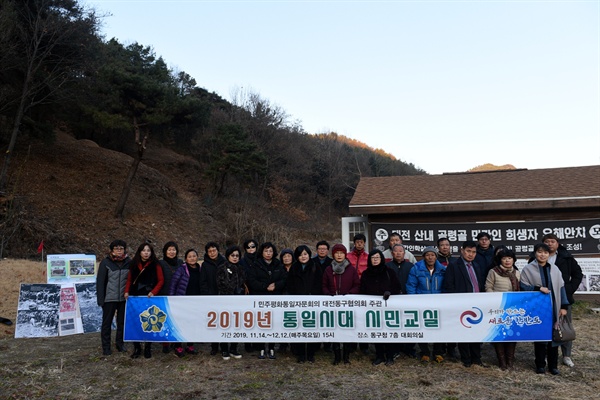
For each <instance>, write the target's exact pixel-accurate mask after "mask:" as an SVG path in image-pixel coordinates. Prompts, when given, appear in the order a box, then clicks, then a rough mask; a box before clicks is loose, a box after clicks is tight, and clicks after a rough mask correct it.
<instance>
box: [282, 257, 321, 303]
mask: <svg viewBox="0 0 600 400" xmlns="http://www.w3.org/2000/svg"><path fill="white" fill-rule="evenodd" d="M286 286H287V292H288V293H289V294H299V295H314V294H323V271H322V270H321V265H320V263H319V262H318V261H315V260H314V259H310V260H308V263H306V266H305V267H304V269H303V268H302V263H301V262H300V261H295V262H294V263H293V264H292V266H291V267H290V270H289V272H288V275H287V284H286Z"/></svg>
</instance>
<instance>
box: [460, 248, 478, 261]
mask: <svg viewBox="0 0 600 400" xmlns="http://www.w3.org/2000/svg"><path fill="white" fill-rule="evenodd" d="M460 254H461V255H462V258H464V259H465V261H466V262H471V261H473V260H474V259H475V256H476V255H477V249H476V248H475V247H467V248H466V249H462V248H461V249H460Z"/></svg>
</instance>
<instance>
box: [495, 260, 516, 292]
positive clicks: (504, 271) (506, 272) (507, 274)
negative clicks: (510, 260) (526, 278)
mask: <svg viewBox="0 0 600 400" xmlns="http://www.w3.org/2000/svg"><path fill="white" fill-rule="evenodd" d="M494 272H495V273H497V274H498V275H500V276H501V277H503V278H508V279H510V286H512V291H513V292H518V291H519V281H518V279H517V275H516V274H515V269H514V268H510V269H508V268H504V267H503V266H501V265H498V266H496V267H494Z"/></svg>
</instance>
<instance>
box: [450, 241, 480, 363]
mask: <svg viewBox="0 0 600 400" xmlns="http://www.w3.org/2000/svg"><path fill="white" fill-rule="evenodd" d="M460 254H461V256H460V258H458V259H456V260H455V261H454V262H453V263H451V264H450V265H448V267H447V268H446V275H445V276H444V288H443V291H444V293H479V292H483V291H484V285H485V276H484V274H483V273H484V272H483V270H482V268H481V267H480V266H479V265H477V263H476V262H475V256H476V255H477V244H476V243H475V242H474V241H472V240H467V241H466V242H464V243H463V244H462V247H461V249H460ZM458 351H459V353H460V360H461V361H462V363H463V365H464V366H465V367H470V366H471V365H473V364H476V365H480V366H482V367H483V366H484V364H483V363H482V362H481V343H459V344H458Z"/></svg>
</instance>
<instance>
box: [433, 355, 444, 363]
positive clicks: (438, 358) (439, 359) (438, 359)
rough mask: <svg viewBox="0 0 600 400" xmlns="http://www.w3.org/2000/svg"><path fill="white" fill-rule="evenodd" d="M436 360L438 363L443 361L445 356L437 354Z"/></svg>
mask: <svg viewBox="0 0 600 400" xmlns="http://www.w3.org/2000/svg"><path fill="white" fill-rule="evenodd" d="M435 362H436V363H438V364H441V363H443V362H444V357H442V356H441V355H439V354H438V355H437V356H435Z"/></svg>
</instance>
